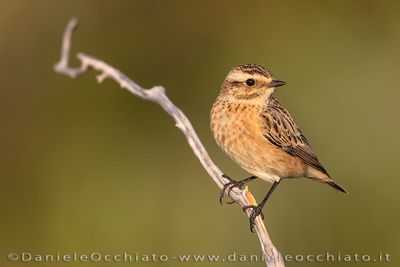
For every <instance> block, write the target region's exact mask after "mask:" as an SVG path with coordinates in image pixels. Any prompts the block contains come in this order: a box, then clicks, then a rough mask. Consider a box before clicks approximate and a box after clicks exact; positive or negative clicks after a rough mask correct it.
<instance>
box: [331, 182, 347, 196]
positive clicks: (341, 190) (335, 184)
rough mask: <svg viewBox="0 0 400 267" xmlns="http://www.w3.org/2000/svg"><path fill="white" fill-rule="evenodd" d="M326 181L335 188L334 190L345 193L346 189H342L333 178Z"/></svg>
mask: <svg viewBox="0 0 400 267" xmlns="http://www.w3.org/2000/svg"><path fill="white" fill-rule="evenodd" d="M326 183H327V184H328V185H330V186H332V187H333V188H335V189H336V190H338V191H340V192H342V193H344V194H347V191H346V189H344V188H343V187H341V186H340V185H338V184H337V183H335V182H334V181H333V180H330V181H327V182H326Z"/></svg>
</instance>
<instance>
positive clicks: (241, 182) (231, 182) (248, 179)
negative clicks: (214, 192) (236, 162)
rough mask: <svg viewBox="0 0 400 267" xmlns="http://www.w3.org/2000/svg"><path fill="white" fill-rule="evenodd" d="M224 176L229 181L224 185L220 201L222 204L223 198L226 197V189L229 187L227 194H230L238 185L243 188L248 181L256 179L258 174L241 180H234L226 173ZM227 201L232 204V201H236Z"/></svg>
mask: <svg viewBox="0 0 400 267" xmlns="http://www.w3.org/2000/svg"><path fill="white" fill-rule="evenodd" d="M222 177H224V178H226V179H228V180H229V182H228V183H226V184H224V187H222V191H221V194H220V195H219V202H220V203H221V204H222V198H223V197H224V194H225V191H226V190H227V189H228V192H227V194H228V195H229V194H230V193H231V191H232V190H233V188H235V187H237V188H240V189H242V186H243V185H244V184H245V183H248V182H250V181H252V180H254V179H256V178H257V177H256V176H250V177H249V178H246V179H243V180H240V181H235V180H233V179H232V178H231V177H229V176H228V175H226V174H222ZM227 203H228V204H232V203H235V201H232V202H227Z"/></svg>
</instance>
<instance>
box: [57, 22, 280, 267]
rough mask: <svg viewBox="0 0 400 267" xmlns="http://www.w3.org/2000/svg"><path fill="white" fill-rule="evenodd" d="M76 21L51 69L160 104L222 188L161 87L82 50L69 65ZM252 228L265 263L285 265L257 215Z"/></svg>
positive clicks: (241, 198) (235, 194)
mask: <svg viewBox="0 0 400 267" xmlns="http://www.w3.org/2000/svg"><path fill="white" fill-rule="evenodd" d="M77 23H78V21H77V19H75V18H74V19H72V20H71V21H70V22H69V23H68V25H67V27H66V29H65V32H64V36H63V42H62V49H61V57H60V60H59V62H58V63H57V64H55V65H54V71H56V72H57V73H59V74H63V75H66V76H68V77H71V78H76V77H78V76H79V75H81V74H83V73H85V72H86V71H87V70H88V69H89V68H93V69H95V70H97V71H98V72H99V74H98V75H97V76H96V79H97V82H98V83H101V82H103V81H104V80H105V79H107V78H110V79H112V80H114V81H115V82H116V83H118V84H119V85H120V86H121V87H122V88H124V89H126V90H128V91H129V92H131V93H132V94H134V95H136V96H137V97H139V98H142V99H145V100H149V101H152V102H154V103H157V104H158V105H160V106H161V107H162V108H163V109H164V110H165V112H167V113H168V114H169V115H170V116H171V117H172V118H173V119H174V121H175V125H176V126H177V127H178V128H179V129H180V130H181V131H182V132H183V134H184V136H185V137H186V140H187V142H188V143H189V145H190V147H191V148H192V150H193V152H194V154H195V155H196V157H197V158H198V159H199V160H200V162H201V164H202V165H203V167H204V168H205V169H206V171H207V172H208V174H209V175H210V176H211V178H212V179H213V180H214V182H215V183H216V184H217V185H218V187H219V188H220V189H222V187H223V185H224V184H226V183H228V182H229V181H228V180H227V179H225V178H223V177H222V174H223V173H222V171H221V170H220V169H219V168H218V167H217V166H216V165H215V164H214V162H213V161H212V160H211V158H210V156H209V155H208V153H207V151H206V149H205V148H204V146H203V144H202V143H201V141H200V139H199V137H198V136H197V134H196V132H195V130H194V129H193V126H192V124H191V123H190V121H189V119H188V118H187V117H186V116H185V114H184V113H183V112H182V111H181V110H180V109H179V108H178V107H176V106H175V105H174V104H173V103H172V102H171V100H169V98H168V97H167V95H166V94H165V88H164V87H162V86H154V87H152V88H150V89H144V88H142V87H141V86H140V85H138V84H137V83H135V82H134V81H132V80H131V79H129V78H128V77H127V76H125V75H124V74H123V73H122V72H121V71H119V70H117V69H115V68H114V67H112V66H110V65H108V64H107V63H105V62H104V61H102V60H99V59H97V58H95V57H92V56H89V55H87V54H84V53H79V54H78V59H79V60H80V62H81V66H80V67H79V68H72V67H70V66H69V64H68V62H69V51H70V46H71V38H72V33H73V31H74V30H75V28H76V26H77ZM231 198H232V199H233V200H234V201H235V202H236V203H238V204H239V205H240V206H241V207H244V206H247V205H256V204H257V203H256V201H255V199H254V197H253V195H252V194H251V193H250V191H248V188H247V187H246V188H245V189H244V190H240V189H237V188H235V189H234V190H232V192H231ZM250 213H251V211H250V209H248V211H247V215H248V216H250ZM255 230H256V233H257V235H258V238H259V241H260V243H261V249H262V251H263V255H264V257H265V261H266V264H267V266H268V267H282V266H284V262H283V258H282V256H281V255H280V253H279V252H278V250H277V249H276V248H275V246H274V245H273V244H272V241H271V238H270V236H269V234H268V232H267V229H266V228H265V225H264V222H263V221H262V219H261V218H260V216H258V217H257V218H256V220H255Z"/></svg>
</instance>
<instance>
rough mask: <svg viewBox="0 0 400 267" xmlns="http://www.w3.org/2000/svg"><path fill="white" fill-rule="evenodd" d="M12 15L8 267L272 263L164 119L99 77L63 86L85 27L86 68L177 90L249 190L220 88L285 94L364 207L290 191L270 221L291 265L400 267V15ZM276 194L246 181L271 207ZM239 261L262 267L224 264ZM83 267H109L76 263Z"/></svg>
mask: <svg viewBox="0 0 400 267" xmlns="http://www.w3.org/2000/svg"><path fill="white" fill-rule="evenodd" d="M0 10H1V11H0V14H1V16H0V59H1V64H0V118H1V126H0V127H1V128H0V144H1V150H0V157H1V161H0V162H1V163H0V164H1V166H0V174H1V184H2V186H1V189H0V198H1V202H0V203H1V204H0V205H1V221H0V226H1V230H0V239H1V242H0V252H1V257H0V265H1V266H25V265H30V264H33V263H21V262H10V261H8V260H7V254H8V253H10V252H14V251H15V252H23V251H27V252H31V253H33V254H34V253H38V254H44V253H47V254H49V253H57V252H60V253H64V254H66V253H72V252H77V253H90V252H93V251H99V252H102V253H121V252H124V251H126V252H128V253H131V254H133V255H135V253H139V254H140V253H144V254H151V253H156V254H167V255H177V254H184V253H188V254H207V253H210V254H221V255H222V256H225V255H227V254H229V253H232V252H236V253H237V254H246V255H250V254H259V253H260V247H259V243H258V240H257V236H256V235H255V234H251V233H250V231H249V227H248V220H247V218H246V217H245V216H244V214H243V213H242V212H241V210H240V208H239V207H238V206H237V205H231V206H229V205H223V206H221V205H219V203H218V194H219V190H218V188H217V187H216V185H215V184H214V183H213V181H212V180H211V179H210V177H209V176H208V175H207V173H206V172H205V170H204V169H203V167H202V166H201V165H200V163H199V161H198V160H197V158H195V156H194V155H193V153H192V151H191V149H190V148H189V146H188V144H187V143H186V141H185V139H184V137H183V135H182V134H181V132H180V131H179V130H178V129H177V128H176V127H174V124H173V122H172V120H171V119H170V118H169V117H168V116H167V115H166V114H165V113H164V111H162V110H161V109H160V108H159V107H158V106H157V105H155V104H153V103H150V102H145V101H142V100H140V99H138V98H136V97H134V96H132V95H130V94H129V93H128V92H127V91H125V90H122V89H121V88H119V86H117V85H116V84H115V83H114V82H111V81H109V80H108V81H106V82H104V84H102V85H98V84H97V83H96V82H95V80H94V73H93V72H91V73H89V74H87V75H84V76H82V77H81V78H79V79H77V80H72V79H70V78H67V77H64V76H60V75H57V74H56V73H54V72H53V70H52V66H53V64H54V63H55V62H56V61H57V60H58V57H59V50H60V44H61V35H62V32H63V31H64V27H65V26H66V23H67V22H68V20H69V19H70V18H71V17H73V16H77V17H78V18H79V19H80V28H79V29H78V31H77V32H76V33H75V35H74V39H73V44H72V45H73V47H72V52H73V54H76V52H80V51H82V52H86V53H88V54H91V55H94V56H96V57H98V58H101V59H103V60H105V61H106V62H108V63H109V64H111V65H113V66H115V67H116V68H119V69H121V70H122V71H123V72H125V73H126V74H127V75H128V76H129V77H131V78H133V79H134V80H135V81H137V82H138V83H140V84H141V85H143V86H145V87H147V88H149V87H151V86H153V85H158V84H161V85H164V86H165V87H166V88H167V93H168V96H169V97H170V98H171V100H172V101H173V102H174V103H175V104H176V105H177V106H179V107H180V108H181V109H182V110H183V111H184V112H185V114H186V115H187V116H188V117H189V119H190V120H191V121H192V123H193V125H194V127H195V129H196V130H197V132H198V134H199V136H200V138H201V140H202V141H203V143H204V145H205V146H206V148H207V149H208V150H209V153H210V155H211V156H212V158H213V159H214V160H215V162H216V163H217V164H218V165H219V166H220V167H221V168H222V170H223V171H224V172H226V173H227V174H229V175H231V176H232V177H235V178H237V179H239V178H244V177H246V175H247V174H246V173H245V172H244V171H242V170H240V168H239V167H237V166H236V165H235V164H234V163H233V162H232V161H231V160H230V159H229V158H227V157H226V156H225V155H224V154H223V152H222V151H221V150H220V149H219V148H218V147H217V145H216V144H215V142H214V140H213V138H212V136H211V133H210V130H209V117H208V116H209V111H210V108H211V105H212V103H213V101H214V99H215V97H216V96H217V94H218V91H219V86H220V83H221V82H222V80H223V78H224V76H225V74H226V73H227V72H228V71H229V69H230V68H231V67H232V66H234V65H236V64H240V63H258V64H261V65H264V66H265V67H267V68H269V69H270V70H271V71H272V73H274V75H275V76H276V77H277V78H279V79H282V80H284V81H286V82H287V85H286V86H284V87H282V88H281V89H279V90H278V92H277V97H278V98H279V100H281V102H283V104H284V105H285V106H286V107H287V108H288V110H289V111H290V112H291V114H292V115H293V117H294V118H295V120H296V122H297V124H298V125H299V126H300V128H301V129H302V130H303V132H304V134H305V135H306V136H307V137H308V139H309V140H310V142H311V144H312V146H313V148H314V150H315V152H316V153H317V154H318V155H319V158H320V160H321V161H322V163H323V164H324V165H325V166H326V168H327V169H328V171H329V172H330V174H331V175H332V177H334V179H335V180H336V181H337V182H338V183H339V184H341V185H343V186H344V187H345V188H346V189H347V190H348V191H349V192H350V194H349V195H347V196H343V195H342V194H339V193H337V192H335V191H334V190H331V189H330V188H329V187H328V186H325V185H322V184H319V183H315V182H312V181H310V180H306V179H300V180H295V181H286V182H284V183H283V184H282V185H281V186H280V188H279V189H278V191H277V192H276V193H275V194H274V196H273V197H272V199H271V200H270V201H269V203H268V204H267V206H266V208H265V209H264V213H265V215H266V218H265V223H266V225H267V227H268V229H269V231H270V234H271V236H272V239H273V241H274V242H275V245H276V246H277V247H278V249H279V250H280V251H281V252H282V253H284V254H293V255H296V254H318V253H324V252H326V251H329V252H331V253H339V252H340V253H341V254H342V255H344V254H354V253H359V254H370V255H372V256H375V255H377V254H378V253H380V252H382V253H389V254H391V262H390V263H379V262H373V263H371V262H370V263H363V264H361V263H355V262H353V263H307V262H302V263H287V266H310V265H311V266H325V265H329V266H352V265H357V266H358V265H365V266H399V261H398V260H399V257H398V254H399V253H398V252H399V250H400V232H399V223H400V216H399V201H400V196H399V195H400V194H399V192H398V190H399V187H400V179H399V177H398V174H397V164H399V156H398V151H399V149H400V145H399V141H398V137H399V130H400V123H399V121H400V119H399V109H398V106H399V105H398V101H399V100H398V99H399V97H400V91H399V84H400V83H399V74H398V73H399V69H400V49H399V48H400V18H399V13H400V4H399V2H398V1H344V0H341V1H211V0H209V1H144V0H143V1H114V2H111V1H50V0H49V1H41V0H40V1H0ZM72 63H73V64H77V63H78V62H77V61H76V60H75V59H74V60H73V61H72ZM268 187H269V184H267V183H265V182H262V181H256V182H252V183H251V184H250V189H251V190H252V191H253V193H254V194H255V195H256V197H257V198H258V199H260V198H261V197H262V196H263V195H264V194H265V192H266V190H267V188H268ZM58 264H62V263H54V262H52V263H47V264H45V263H39V264H36V265H39V266H55V265H58ZM132 264H134V263H119V264H118V265H119V266H128V265H132ZM136 264H140V265H142V264H141V263H136ZM147 264H148V265H150V266H158V265H162V266H175V265H176V264H178V263H177V262H176V261H170V262H166V263H160V262H156V263H147ZM232 264H233V265H249V266H262V265H263V264H262V263H251V262H246V263H228V262H224V263H223V262H220V263H218V265H221V266H230V265H232ZM75 265H84V266H106V265H108V264H106V263H104V262H99V263H84V264H79V263H69V264H68V265H66V266H75ZM184 265H185V266H192V265H199V264H198V263H197V264H196V263H194V262H190V263H186V264H184ZM203 265H204V266H209V265H214V266H215V265H217V264H216V263H210V262H207V261H206V262H204V263H203Z"/></svg>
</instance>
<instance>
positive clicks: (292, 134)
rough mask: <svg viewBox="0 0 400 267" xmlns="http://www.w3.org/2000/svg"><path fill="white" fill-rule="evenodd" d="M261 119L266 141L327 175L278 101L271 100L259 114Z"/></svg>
mask: <svg viewBox="0 0 400 267" xmlns="http://www.w3.org/2000/svg"><path fill="white" fill-rule="evenodd" d="M261 117H262V122H261V127H262V131H263V135H264V137H265V138H266V139H268V141H270V142H271V143H272V144H274V145H275V146H277V147H279V148H281V149H282V150H284V151H285V152H286V153H288V154H290V155H292V156H295V157H298V158H300V159H301V160H302V161H303V162H304V163H306V164H307V165H309V166H311V167H313V168H315V169H317V170H319V171H321V172H323V173H324V174H326V175H328V173H327V171H326V170H325V169H324V167H323V166H322V165H321V163H320V162H319V161H318V159H317V157H316V156H315V154H314V152H313V151H312V150H311V146H310V144H309V143H308V141H307V139H306V138H305V137H304V135H303V133H302V132H301V131H300V129H299V128H298V127H297V126H296V124H295V123H294V121H293V119H292V117H291V116H290V114H289V113H288V112H287V111H286V109H285V108H284V107H283V106H282V105H281V104H280V103H279V102H278V100H276V99H275V98H272V99H271V102H270V104H269V105H268V107H267V108H266V110H265V111H263V112H262V113H261Z"/></svg>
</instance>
